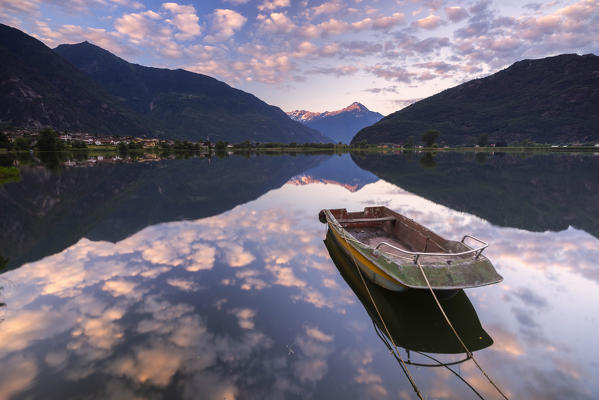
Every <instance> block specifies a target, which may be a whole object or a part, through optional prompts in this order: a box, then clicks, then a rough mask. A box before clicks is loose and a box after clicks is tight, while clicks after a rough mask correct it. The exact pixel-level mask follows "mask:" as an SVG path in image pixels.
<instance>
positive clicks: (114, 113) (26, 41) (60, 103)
mask: <svg viewBox="0 0 599 400" xmlns="http://www.w3.org/2000/svg"><path fill="white" fill-rule="evenodd" d="M0 59H1V60H2V62H0V123H2V124H7V125H13V126H20V127H30V128H35V127H41V126H52V127H54V128H56V129H61V130H69V131H78V130H81V131H92V130H93V131H94V132H98V133H110V132H115V131H118V132H123V133H126V134H135V135H141V134H143V133H146V132H147V128H145V127H144V125H143V123H142V121H141V120H140V119H139V118H137V117H136V116H135V113H133V112H132V111H130V110H128V109H127V108H126V107H123V106H122V105H119V104H118V102H117V101H116V99H114V98H113V97H112V96H110V95H109V94H107V93H106V92H104V91H103V90H102V89H101V88H99V87H98V86H97V85H96V84H95V83H94V82H93V81H92V80H91V79H89V78H88V77H87V76H86V75H85V74H83V73H81V72H80V71H79V70H77V68H75V67H73V66H72V65H71V64H70V63H68V62H67V61H66V60H64V59H63V58H62V57H60V56H58V55H57V54H56V53H54V52H53V51H52V50H51V49H50V48H48V47H46V46H45V45H44V44H43V43H42V42H40V41H39V40H37V39H34V38H33V37H31V36H28V35H26V34H25V33H23V32H21V31H19V30H18V29H14V28H11V27H9V26H6V25H2V24H0Z"/></svg>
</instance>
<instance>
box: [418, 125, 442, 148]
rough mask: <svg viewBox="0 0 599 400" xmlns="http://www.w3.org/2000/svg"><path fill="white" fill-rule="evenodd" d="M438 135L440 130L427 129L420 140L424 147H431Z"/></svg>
mask: <svg viewBox="0 0 599 400" xmlns="http://www.w3.org/2000/svg"><path fill="white" fill-rule="evenodd" d="M439 136H441V132H439V131H438V130H436V129H429V130H428V131H426V132H424V133H423V134H422V142H423V143H424V145H425V146H426V147H433V145H434V144H435V142H436V141H437V139H438V138H439Z"/></svg>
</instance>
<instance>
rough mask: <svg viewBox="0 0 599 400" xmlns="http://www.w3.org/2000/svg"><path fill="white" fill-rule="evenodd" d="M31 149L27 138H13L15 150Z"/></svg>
mask: <svg viewBox="0 0 599 400" xmlns="http://www.w3.org/2000/svg"><path fill="white" fill-rule="evenodd" d="M29 149H31V142H30V141H29V139H28V138H26V137H23V136H20V137H18V138H16V140H15V150H16V151H28V150H29Z"/></svg>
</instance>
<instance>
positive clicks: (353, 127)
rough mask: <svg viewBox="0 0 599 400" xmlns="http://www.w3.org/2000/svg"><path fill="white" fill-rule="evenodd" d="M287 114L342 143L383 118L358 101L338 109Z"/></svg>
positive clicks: (347, 141)
mask: <svg viewBox="0 0 599 400" xmlns="http://www.w3.org/2000/svg"><path fill="white" fill-rule="evenodd" d="M287 115H289V117H290V118H291V119H293V120H295V121H298V122H301V123H303V124H304V125H306V126H309V127H310V128H313V129H316V130H318V131H320V132H322V133H323V134H325V135H327V136H328V137H330V138H331V139H333V140H334V141H335V142H342V143H349V142H350V141H351V139H352V138H353V137H354V135H355V134H356V133H357V132H358V131H359V130H360V129H362V128H364V127H366V126H369V125H372V124H374V123H375V122H377V121H379V120H380V119H381V118H383V114H379V113H378V112H373V111H370V110H369V109H368V108H366V107H365V106H364V105H363V104H360V103H358V102H354V103H352V104H350V105H349V106H347V107H345V108H342V109H341V110H337V111H325V112H312V111H306V110H295V111H291V112H288V113H287Z"/></svg>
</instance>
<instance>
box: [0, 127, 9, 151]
mask: <svg viewBox="0 0 599 400" xmlns="http://www.w3.org/2000/svg"><path fill="white" fill-rule="evenodd" d="M9 146H10V142H9V141H8V136H6V133H4V132H2V131H0V149H8V148H9Z"/></svg>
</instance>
